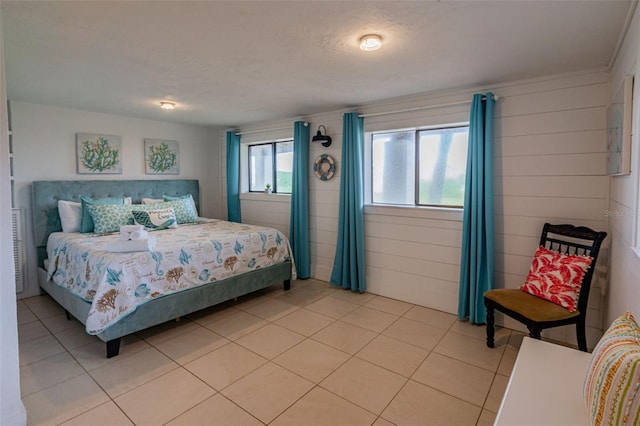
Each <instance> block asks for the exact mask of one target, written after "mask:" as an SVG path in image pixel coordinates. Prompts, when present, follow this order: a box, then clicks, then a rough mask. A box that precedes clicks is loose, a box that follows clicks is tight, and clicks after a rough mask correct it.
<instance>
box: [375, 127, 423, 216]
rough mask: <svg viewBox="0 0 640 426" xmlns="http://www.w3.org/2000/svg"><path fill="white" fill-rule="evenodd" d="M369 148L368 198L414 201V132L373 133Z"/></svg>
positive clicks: (402, 201)
mask: <svg viewBox="0 0 640 426" xmlns="http://www.w3.org/2000/svg"><path fill="white" fill-rule="evenodd" d="M371 148H372V152H371V160H372V161H371V162H372V164H371V178H372V182H371V190H372V194H371V199H372V201H373V202H374V203H383V204H414V198H415V189H414V188H415V164H414V163H415V132H413V131H411V132H395V133H377V134H374V135H373V137H372V141H371Z"/></svg>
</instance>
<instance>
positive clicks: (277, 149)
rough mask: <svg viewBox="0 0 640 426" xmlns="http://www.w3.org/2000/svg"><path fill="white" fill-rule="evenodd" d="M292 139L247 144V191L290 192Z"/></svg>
mask: <svg viewBox="0 0 640 426" xmlns="http://www.w3.org/2000/svg"><path fill="white" fill-rule="evenodd" d="M292 174H293V141H284V142H269V143H261V144H255V145H249V191H250V192H262V191H264V189H265V188H266V186H267V185H269V187H270V188H271V189H272V191H273V192H274V193H281V194H282V193H284V194H291V188H292V183H291V181H292Z"/></svg>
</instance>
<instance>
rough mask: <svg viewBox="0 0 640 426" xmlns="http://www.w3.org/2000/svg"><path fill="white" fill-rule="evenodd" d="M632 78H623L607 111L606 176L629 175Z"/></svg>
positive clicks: (629, 76) (630, 76)
mask: <svg viewBox="0 0 640 426" xmlns="http://www.w3.org/2000/svg"><path fill="white" fill-rule="evenodd" d="M632 104H633V76H632V75H628V76H626V77H625V78H624V80H623V81H622V83H621V84H620V87H618V90H617V91H616V95H615V97H614V98H613V99H612V101H611V105H610V106H609V108H608V109H607V175H609V176H617V175H628V174H629V173H631V116H632V113H631V108H632Z"/></svg>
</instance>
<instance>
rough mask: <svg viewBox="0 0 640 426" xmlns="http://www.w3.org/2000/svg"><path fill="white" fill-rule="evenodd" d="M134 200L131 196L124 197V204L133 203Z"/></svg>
mask: <svg viewBox="0 0 640 426" xmlns="http://www.w3.org/2000/svg"><path fill="white" fill-rule="evenodd" d="M132 202H133V201H132V200H131V197H124V204H131V203H132Z"/></svg>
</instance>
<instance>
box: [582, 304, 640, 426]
mask: <svg viewBox="0 0 640 426" xmlns="http://www.w3.org/2000/svg"><path fill="white" fill-rule="evenodd" d="M584 397H585V400H586V403H587V408H588V410H589V414H590V417H591V424H592V425H638V424H640V327H638V324H637V323H636V321H635V319H634V318H633V315H631V314H630V313H629V312H627V313H626V314H625V315H622V316H621V317H620V318H618V319H616V320H615V321H614V322H613V324H611V327H609V329H608V330H607V331H606V332H605V334H604V336H602V339H600V341H599V342H598V344H597V345H596V348H595V349H594V350H593V358H592V359H591V365H590V366H589V370H588V373H587V378H586V380H585V383H584Z"/></svg>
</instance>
